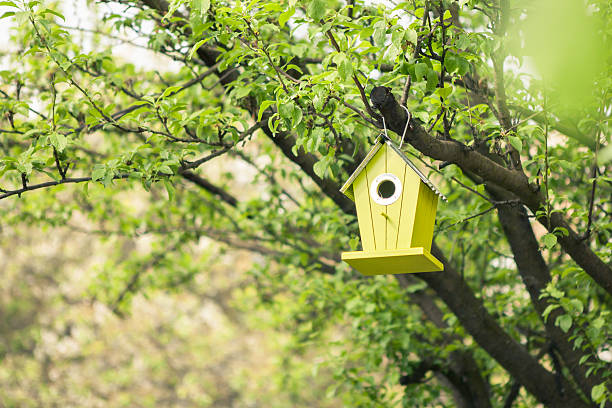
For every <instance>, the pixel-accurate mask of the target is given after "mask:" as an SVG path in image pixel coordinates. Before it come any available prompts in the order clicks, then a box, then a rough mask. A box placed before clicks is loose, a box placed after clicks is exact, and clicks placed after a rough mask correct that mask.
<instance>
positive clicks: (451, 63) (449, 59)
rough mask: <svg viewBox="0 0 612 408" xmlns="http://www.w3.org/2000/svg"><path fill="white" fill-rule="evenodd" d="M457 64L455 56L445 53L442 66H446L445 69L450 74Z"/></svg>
mask: <svg viewBox="0 0 612 408" xmlns="http://www.w3.org/2000/svg"><path fill="white" fill-rule="evenodd" d="M458 66H459V65H458V63H457V57H456V56H455V55H453V54H447V55H446V57H445V58H444V68H446V71H447V72H448V73H450V74H452V73H453V72H455V70H456V69H457V68H458Z"/></svg>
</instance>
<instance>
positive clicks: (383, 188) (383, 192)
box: [378, 180, 395, 198]
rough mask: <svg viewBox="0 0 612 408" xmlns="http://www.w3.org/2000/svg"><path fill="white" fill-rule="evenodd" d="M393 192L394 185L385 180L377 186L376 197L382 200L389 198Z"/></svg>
mask: <svg viewBox="0 0 612 408" xmlns="http://www.w3.org/2000/svg"><path fill="white" fill-rule="evenodd" d="M394 192H395V184H393V182H391V181H389V180H385V181H383V182H382V183H380V184H379V185H378V195H379V196H381V197H382V198H389V197H391V196H392V195H393V193H394Z"/></svg>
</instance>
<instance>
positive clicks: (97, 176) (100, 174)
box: [91, 164, 106, 181]
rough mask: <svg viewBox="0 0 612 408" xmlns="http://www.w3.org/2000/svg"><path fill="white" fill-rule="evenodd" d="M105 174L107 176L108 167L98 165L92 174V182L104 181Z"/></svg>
mask: <svg viewBox="0 0 612 408" xmlns="http://www.w3.org/2000/svg"><path fill="white" fill-rule="evenodd" d="M105 174H106V166H104V165H103V164H96V165H95V166H94V169H93V171H92V173H91V180H92V181H98V180H102V179H103V178H104V175H105Z"/></svg>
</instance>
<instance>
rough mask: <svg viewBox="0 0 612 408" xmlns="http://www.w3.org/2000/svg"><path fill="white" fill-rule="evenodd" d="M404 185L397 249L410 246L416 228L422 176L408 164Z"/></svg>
mask: <svg viewBox="0 0 612 408" xmlns="http://www.w3.org/2000/svg"><path fill="white" fill-rule="evenodd" d="M404 173H405V175H404V185H403V189H404V191H403V192H402V200H403V202H402V214H401V221H400V223H399V228H398V233H397V244H396V247H397V249H404V248H410V242H411V240H412V231H413V230H414V222H415V215H416V211H417V208H416V207H417V198H418V195H419V186H420V185H421V184H422V182H421V178H420V177H419V176H418V174H416V173H415V172H414V171H412V169H411V168H409V167H408V166H406V168H405V171H404Z"/></svg>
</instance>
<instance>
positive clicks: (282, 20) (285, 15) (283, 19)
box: [278, 7, 295, 28]
mask: <svg viewBox="0 0 612 408" xmlns="http://www.w3.org/2000/svg"><path fill="white" fill-rule="evenodd" d="M294 14H295V7H291V8H289V10H287V11H284V12H282V13H281V14H280V16H278V25H280V26H281V28H282V27H284V26H285V24H287V21H289V19H290V18H291V16H293V15H294Z"/></svg>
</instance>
